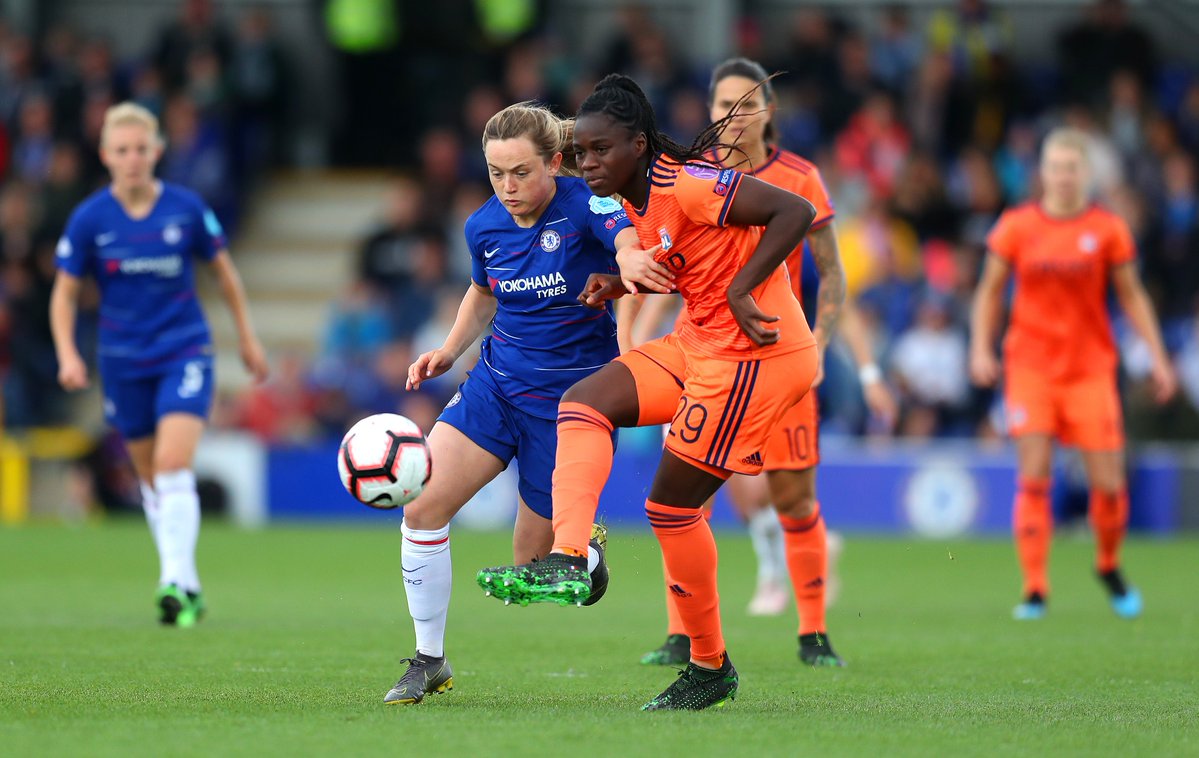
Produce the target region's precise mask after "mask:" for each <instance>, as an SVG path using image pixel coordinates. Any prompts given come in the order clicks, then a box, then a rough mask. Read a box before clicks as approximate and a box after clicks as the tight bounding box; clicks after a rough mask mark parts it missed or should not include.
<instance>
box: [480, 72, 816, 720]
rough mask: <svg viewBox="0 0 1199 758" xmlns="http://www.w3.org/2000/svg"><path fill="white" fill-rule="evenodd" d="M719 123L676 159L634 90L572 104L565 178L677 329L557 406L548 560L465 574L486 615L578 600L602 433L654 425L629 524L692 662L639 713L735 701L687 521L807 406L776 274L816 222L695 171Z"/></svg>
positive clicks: (617, 89) (708, 167) (809, 214)
mask: <svg viewBox="0 0 1199 758" xmlns="http://www.w3.org/2000/svg"><path fill="white" fill-rule="evenodd" d="M726 123H727V121H726V120H722V121H720V122H717V123H716V124H713V125H712V126H711V127H709V128H708V129H706V130H705V131H704V132H703V133H701V135H700V136H699V138H697V140H696V142H695V143H694V144H693V145H692V146H691V147H683V146H681V145H678V144H677V143H675V142H673V141H672V140H671V139H670V138H669V137H666V136H665V135H663V134H662V133H661V132H659V131H658V129H657V126H656V124H655V118H654V112H653V108H652V107H651V106H650V104H649V101H648V100H647V99H646V97H645V94H644V93H643V92H642V91H641V89H640V88H639V87H638V86H637V85H636V83H634V82H633V80H632V79H629V78H628V77H626V76H621V75H618V74H614V75H610V76H608V77H605V78H604V79H603V80H602V81H601V82H600V83H599V84H597V85H596V88H595V90H594V91H593V92H592V93H591V95H589V96H588V97H587V99H586V100H584V101H583V104H582V106H581V107H580V109H579V115H578V118H577V120H576V123H575V133H574V147H575V150H576V152H577V157H578V165H579V170H580V171H582V173H583V178H584V179H585V180H586V181H587V184H588V186H589V187H591V190H592V192H594V193H595V194H597V195H599V196H601V197H608V196H612V195H617V194H618V195H620V196H621V198H623V202H624V207H625V209H626V210H627V211H628V214H629V219H630V220H631V221H632V222H633V226H634V228H635V229H636V230H637V235H638V237H639V239H640V242H641V245H642V246H643V247H644V248H646V249H648V250H651V251H652V252H653V253H654V258H655V261H656V263H657V264H658V265H659V266H664V267H665V269H666V270H668V271H669V273H670V275H671V276H672V279H673V283H674V284H675V285H676V286H677V288H678V290H679V292H680V293H681V294H682V296H683V301H684V302H685V303H686V305H687V312H688V317H687V319H686V320H685V321H684V322H683V323H682V324H681V325H680V326H679V327H678V329H676V331H675V332H673V333H671V334H668V335H667V336H665V337H663V338H661V339H658V340H654V341H652V342H649V343H647V344H645V345H642V346H640V347H638V348H637V349H635V350H632V351H630V352H629V353H626V354H624V355H622V356H621V357H620V358H618V359H616V360H615V361H613V362H612V363H609V364H608V365H607V366H605V367H604V368H602V369H600V370H599V371H597V372H596V373H595V374H593V375H591V376H590V377H588V378H587V379H584V380H582V381H580V382H578V383H577V384H575V385H574V386H573V387H571V388H570V390H568V391H567V393H566V394H565V395H564V396H563V397H562V402H561V403H560V404H559V406H558V458H557V465H556V468H555V471H554V491H553V501H554V519H553V521H554V547H553V552H551V554H550V555H549V556H548V557H547V558H545V559H544V560H542V561H539V562H536V563H530V564H525V565H522V566H504V567H498V568H494V569H484V570H483V571H481V572H480V573H479V583H480V585H481V586H482V587H484V588H485V589H487V590H488V591H489V592H490V593H492V594H495V595H496V596H497V597H500V598H501V599H505V600H509V601H516V602H519V603H528V602H559V603H562V604H574V603H576V602H582V601H583V600H585V599H586V597H587V595H588V594H589V592H590V586H589V580H588V575H587V566H586V559H585V555H586V549H587V540H588V538H589V536H590V531H591V521H592V520H593V518H594V516H595V512H596V508H597V507H598V504H599V495H600V490H601V489H602V488H603V486H604V483H605V481H607V478H608V474H609V473H610V472H611V468H612V456H613V447H612V430H613V429H614V428H615V427H622V426H623V427H628V426H647V425H657V424H663V423H666V422H670V424H671V428H670V435H669V437H668V439H667V441H666V448H665V450H664V451H663V453H662V460H661V462H660V463H659V465H658V470H657V472H656V474H655V477H654V482H653V484H652V485H651V487H650V493H649V498H648V500H647V501H646V504H645V511H646V515H647V516H648V518H649V521H650V525H651V526H652V527H653V530H654V534H655V536H656V537H657V538H658V542H659V544H660V545H661V548H662V554H663V558H664V560H665V563H666V569H667V573H668V575H669V576H670V577H671V580H672V585H671V591H672V592H673V593H674V594H675V596H677V597H678V599H679V602H678V606H679V613H680V615H681V617H682V619H683V624H684V626H685V628H686V631H687V634H688V636H689V637H690V638H691V656H690V660H689V662H688V664H687V667H686V669H685V670H684V672H683V673H682V674H681V675H680V676H679V677H678V679H677V680H676V681H675V682H674V683H673V684H672V685H671V686H669V687H668V688H666V690H664V691H663V692H662V693H661V694H659V695H658V696H657V697H655V698H653V699H652V700H650V701H649V702H648V703H646V705H645V706H644V709H645V710H675V709H687V710H699V709H702V708H707V707H709V706H716V705H720V704H722V703H724V702H726V701H727V700H730V699H732V698H733V697H734V696H735V694H736V692H737V684H738V679H737V671H736V669H735V668H734V667H733V664H732V662H731V661H730V660H729V656H728V655H727V653H726V652H725V645H724V637H723V634H722V632H721V622H720V606H719V596H718V594H717V583H716V564H717V556H716V542H715V540H714V539H713V537H712V531H711V529H709V528H708V523H707V521H706V520H705V519H704V518H703V511H702V509H703V505H704V503H705V502H706V501H707V500H708V498H709V497H711V495H712V494H713V493H715V492H716V490H717V489H719V487H720V485H721V484H723V483H724V481H725V480H726V479H727V478H728V477H729V475H730V474H732V473H733V472H742V473H758V472H760V471H761V470H762V462H763V456H764V454H765V451H766V442H767V438H768V436H769V434H770V431H771V430H772V429H773V428H774V427H775V425H776V424H777V423H778V421H779V419H781V418H782V416H783V414H784V413H785V412H786V411H787V409H788V408H790V407H791V406H793V405H794V404H795V403H797V402H799V400H800V398H802V397H803V396H804V394H806V393H807V391H808V389H809V387H810V386H811V383H812V381H813V380H814V379H815V378H816V372H817V370H818V363H819V351H818V349H817V347H816V340H815V338H814V337H813V336H812V332H811V330H809V328H808V325H807V321H806V320H805V318H804V314H803V309H802V308H801V307H800V305H799V301H798V300H796V299H795V295H794V294H793V293H792V292H791V287H790V284H789V282H788V281H787V274H786V271H785V269H784V268H783V267H782V263H783V261H785V260H786V258H787V256H788V255H789V254H790V253H791V251H793V250H794V249H795V248H796V247H797V246H798V245H799V244H800V242H801V240H802V239H803V236H804V234H805V233H806V232H807V230H808V228H809V226H810V225H811V223H812V220H813V219H814V218H815V216H816V212H815V209H814V208H813V207H812V204H811V203H809V202H808V201H806V200H804V199H803V198H801V197H799V196H797V195H795V194H793V193H790V192H787V191H785V190H781V189H779V188H777V187H773V186H771V185H769V184H767V183H765V182H761V181H758V180H756V179H754V178H752V177H750V176H746V175H744V174H742V173H741V172H739V171H736V170H735V169H731V168H721V167H719V166H716V165H714V164H712V163H708V162H704V161H703V160H702V159H703V156H704V154H705V152H706V151H707V150H708V149H710V148H712V147H714V146H716V143H717V140H718V135H719V134H720V132H721V130H723V128H724V127H725V125H726ZM621 273H622V276H625V275H627V272H625V271H623V270H622V272H621ZM627 292H628V290H627V289H626V286H625V284H624V283H623V282H622V281H621V279H620V277H611V276H610V277H605V276H602V275H593V277H592V281H591V282H589V283H588V287H587V289H586V290H585V291H584V293H583V295H582V298H583V299H584V300H586V301H587V302H589V303H591V304H593V305H599V304H601V303H602V302H603V301H604V300H606V299H609V298H612V297H619V296H621V295H624V294H626V293H627ZM584 521H586V523H585V524H584V523H583V522H584Z"/></svg>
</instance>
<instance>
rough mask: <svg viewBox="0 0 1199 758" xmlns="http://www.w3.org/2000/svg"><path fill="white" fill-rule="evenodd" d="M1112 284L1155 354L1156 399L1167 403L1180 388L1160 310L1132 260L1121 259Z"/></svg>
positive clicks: (1142, 336) (1133, 326)
mask: <svg viewBox="0 0 1199 758" xmlns="http://www.w3.org/2000/svg"><path fill="white" fill-rule="evenodd" d="M1112 287H1113V288H1114V289H1115V290H1116V298H1117V299H1119V301H1120V308H1121V309H1123V311H1124V314H1125V315H1126V316H1128V320H1129V321H1130V322H1132V328H1133V329H1136V330H1137V334H1139V335H1140V337H1141V339H1143V340H1145V344H1147V345H1148V346H1149V352H1150V354H1151V355H1152V356H1153V370H1152V371H1153V374H1152V376H1153V390H1154V392H1153V399H1154V400H1156V401H1157V402H1159V403H1165V402H1167V401H1169V400H1170V398H1172V397H1173V396H1174V393H1175V392H1176V391H1177V390H1178V378H1177V377H1176V376H1175V374H1174V366H1173V365H1172V364H1171V363H1170V356H1169V354H1168V353H1167V352H1166V346H1165V343H1164V342H1163V341H1162V332H1161V327H1160V326H1159V325H1158V322H1157V314H1155V313H1154V312H1153V303H1151V302H1150V301H1149V294H1148V293H1147V292H1145V285H1143V284H1142V283H1141V277H1140V275H1139V274H1138V273H1137V270H1136V267H1135V266H1134V265H1133V264H1132V263H1131V262H1129V263H1122V264H1120V265H1118V266H1116V267H1114V268H1113V269H1112Z"/></svg>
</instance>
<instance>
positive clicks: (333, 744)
mask: <svg viewBox="0 0 1199 758" xmlns="http://www.w3.org/2000/svg"><path fill="white" fill-rule="evenodd" d="M398 531H399V530H398V528H396V527H395V525H394V522H393V521H388V522H386V523H384V522H383V520H381V521H380V524H379V526H378V528H374V529H367V528H342V527H327V528H324V527H306V528H298V527H291V528H272V529H268V530H266V531H261V532H241V531H237V530H233V529H230V528H227V527H222V526H219V525H218V526H209V527H207V528H206V531H205V532H204V534H203V535H202V537H201V543H200V568H201V572H202V574H203V576H204V579H205V591H206V595H207V597H208V601H209V617H208V618H207V619H206V620H204V621H203V622H202V623H201V624H200V625H199V626H198V627H197V628H196V629H193V630H177V629H168V628H160V627H158V626H157V624H156V623H155V622H154V609H153V607H152V601H151V597H152V594H153V590H154V579H155V578H156V567H155V560H154V555H153V548H152V546H151V543H150V538H149V535H148V533H147V532H146V530H145V527H144V525H142V524H141V523H140V522H134V521H132V520H130V521H129V522H127V523H126V522H120V523H112V522H110V523H106V524H101V525H87V526H81V527H75V528H67V527H50V526H31V527H25V528H16V529H0V672H2V673H0V754H2V755H12V756H40V755H121V756H128V755H204V756H215V755H221V756H225V755H247V756H250V755H254V756H258V755H284V754H290V755H328V754H338V755H340V756H358V755H388V756H397V755H401V756H402V755H434V756H457V755H470V756H474V755H521V756H531V755H578V756H591V755H620V756H624V755H646V756H654V757H655V758H660V757H662V756H674V755H684V756H701V755H724V756H757V755H819V756H827V755H869V756H873V757H876V758H877V757H881V756H891V755H921V756H925V755H955V756H961V755H996V754H1004V755H1035V756H1057V755H1102V754H1107V755H1119V756H1131V755H1153V756H1164V755H1183V754H1191V755H1199V641H1197V640H1199V590H1197V589H1196V587H1197V581H1199V573H1197V572H1199V559H1197V556H1199V542H1197V541H1196V540H1194V539H1190V540H1172V541H1148V540H1134V541H1132V542H1131V544H1130V545H1129V546H1128V547H1127V549H1126V564H1127V566H1128V568H1129V575H1130V577H1131V578H1132V579H1133V581H1134V582H1135V583H1136V584H1137V585H1138V586H1139V587H1140V589H1141V590H1142V592H1143V594H1144V596H1145V602H1146V613H1145V616H1144V618H1142V619H1141V620H1138V621H1135V622H1127V621H1121V620H1119V619H1117V618H1115V617H1114V616H1113V615H1112V613H1111V612H1110V610H1109V609H1108V607H1107V605H1106V602H1105V599H1104V596H1103V594H1102V591H1101V589H1100V587H1099V585H1098V583H1097V582H1096V581H1095V580H1094V579H1093V577H1092V575H1091V571H1090V564H1091V547H1090V542H1089V540H1085V539H1082V538H1078V537H1071V536H1069V535H1064V536H1063V537H1061V538H1060V539H1059V540H1058V542H1057V544H1056V545H1055V552H1054V556H1053V579H1054V581H1055V587H1054V589H1055V592H1054V596H1053V598H1052V604H1051V606H1050V610H1051V613H1050V616H1049V618H1048V619H1046V620H1045V621H1043V622H1040V623H1025V624H1018V623H1016V622H1013V621H1011V620H1010V618H1009V612H1010V608H1011V606H1012V605H1013V603H1014V602H1015V601H1016V599H1017V597H1016V595H1017V590H1018V586H1017V585H1018V582H1017V578H1016V571H1015V565H1014V559H1013V557H1012V550H1011V546H1010V544H1009V543H1008V542H1006V541H1003V540H958V541H947V542H928V541H916V540H900V539H880V538H866V537H858V536H854V535H849V536H848V537H847V540H846V550H845V553H844V555H843V557H842V560H841V566H840V569H841V576H842V580H843V587H844V589H843V591H842V594H841V597H840V599H839V600H838V602H837V604H836V605H835V607H834V608H833V609H832V610H831V612H830V615H829V625H830V629H829V631H830V635H831V637H832V639H833V641H834V642H835V644H836V645H837V649H838V650H839V651H840V652H841V653H842V655H844V656H845V657H846V659H847V660H848V661H849V667H848V668H846V669H844V670H818V671H814V670H810V669H806V668H803V667H801V666H800V665H799V663H798V662H797V660H796V641H795V621H794V616H793V615H791V614H790V613H788V615H786V616H784V617H779V618H769V619H754V618H749V617H747V616H746V615H745V614H744V607H745V604H746V602H747V601H748V597H749V594H750V591H751V590H752V583H753V569H752V558H751V555H750V549H749V544H748V540H747V539H746V538H745V537H744V535H743V534H741V533H738V532H727V533H721V534H719V535H718V540H719V542H720V546H721V557H722V561H721V568H722V573H721V588H722V590H723V596H722V602H723V607H724V619H725V635H726V637H727V640H728V644H729V650H730V653H731V655H732V658H733V661H734V662H735V663H736V665H737V667H738V669H739V670H740V672H741V692H740V695H739V696H738V698H737V700H736V702H734V703H730V704H728V706H727V707H725V708H723V709H720V710H715V711H711V712H703V713H665V714H662V713H658V714H647V713H641V712H639V710H638V709H639V707H640V706H641V705H642V704H643V703H644V702H645V701H647V700H648V699H649V698H650V697H652V696H653V695H655V694H656V693H657V692H659V691H660V690H661V689H663V688H664V687H665V686H666V685H667V684H668V683H669V682H670V681H672V680H673V678H674V676H675V673H674V670H673V669H669V668H650V667H644V666H641V665H639V664H638V663H637V660H638V657H639V656H640V655H641V653H643V652H644V651H646V650H648V649H650V648H652V647H655V646H656V645H657V644H659V643H660V642H661V639H662V637H663V635H664V629H663V624H664V620H663V619H664V616H663V612H662V609H661V602H662V590H661V585H660V568H659V565H660V564H659V558H658V552H657V546H656V543H655V541H654V539H653V537H652V535H651V534H649V532H648V531H645V532H614V533H613V535H612V537H611V540H610V543H609V559H610V563H611V566H612V584H611V588H610V589H609V592H608V595H607V597H605V598H604V600H603V601H602V602H601V603H599V604H598V605H596V606H595V607H593V608H558V607H547V606H542V607H529V608H518V607H504V606H503V605H502V604H500V603H498V602H496V601H494V600H492V599H490V598H485V597H483V594H482V593H481V592H480V591H479V590H478V589H477V588H476V587H475V586H474V583H473V577H474V572H475V571H476V570H477V569H478V568H480V567H482V566H484V565H488V564H494V563H498V562H504V561H505V560H506V559H507V558H509V557H510V555H511V553H510V535H504V534H499V533H495V534H478V533H470V532H465V531H462V530H459V531H457V532H456V533H455V535H454V541H453V550H454V559H455V589H454V593H455V594H454V599H453V604H452V608H451V613H450V624H449V639H448V645H447V652H448V653H449V656H450V660H451V662H452V663H453V666H454V670H455V677H454V682H455V689H454V691H453V692H450V693H447V694H444V695H437V696H430V697H428V698H427V699H426V700H425V702H424V703H423V704H421V705H419V706H412V707H384V706H383V705H382V698H383V694H384V693H385V692H386V691H387V689H388V687H389V686H391V684H392V683H393V682H394V681H395V679H397V678H398V677H399V675H400V673H401V671H402V667H401V666H400V664H399V663H398V659H399V658H401V657H404V656H406V655H410V654H411V652H412V629H411V626H410V623H409V621H408V619H407V614H406V612H405V604H404V596H403V590H402V589H401V586H400V571H399V534H398Z"/></svg>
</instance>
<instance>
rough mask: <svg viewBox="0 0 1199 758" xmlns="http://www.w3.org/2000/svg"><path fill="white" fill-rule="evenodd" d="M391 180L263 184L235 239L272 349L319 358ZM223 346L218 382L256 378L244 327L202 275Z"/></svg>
mask: <svg viewBox="0 0 1199 758" xmlns="http://www.w3.org/2000/svg"><path fill="white" fill-rule="evenodd" d="M389 186H390V179H389V177H388V175H387V174H384V173H374V172H341V171H320V172H294V173H293V172H285V173H281V174H277V175H275V176H274V177H273V178H272V180H271V181H270V182H269V183H268V184H267V185H266V186H264V187H263V188H262V189H260V190H259V191H258V192H257V193H256V194H255V196H254V198H253V201H252V203H251V204H250V207H249V208H248V209H247V212H246V215H245V218H244V220H243V222H242V228H241V230H240V231H239V233H238V235H237V237H236V239H234V240H233V242H232V245H231V253H232V255H233V260H234V262H235V263H236V264H237V269H238V271H239V272H240V273H241V277H242V280H243V282H244V283H245V287H246V292H247V294H248V296H249V299H250V312H251V314H252V316H253V319H254V325H255V327H256V328H257V330H258V335H259V337H260V338H261V339H262V342H263V344H264V345H265V347H266V350H267V353H268V355H270V356H271V357H272V359H274V357H275V356H278V354H279V353H280V352H284V351H287V352H295V353H299V354H301V355H304V356H312V355H314V354H315V353H316V352H317V350H319V348H320V342H321V339H322V336H323V335H324V332H325V322H326V320H327V318H328V315H329V307H330V304H331V303H332V301H333V300H334V299H335V298H336V297H337V296H338V294H339V293H341V292H342V290H344V288H345V286H346V285H347V284H348V283H349V281H350V279H351V277H352V276H353V272H354V266H355V258H356V254H357V248H358V242H359V240H360V239H361V238H362V237H364V236H365V235H366V234H367V233H368V231H369V229H370V228H371V226H372V224H373V223H374V222H375V220H376V219H377V218H378V217H379V213H380V208H381V205H382V202H383V198H384V195H385V193H386V191H387V188H388V187H389ZM199 278H200V281H201V287H200V291H201V296H202V298H203V301H204V309H205V312H206V313H207V314H208V319H209V323H210V324H211V325H212V331H213V340H214V341H215V343H216V352H217V383H218V386H220V388H221V390H222V391H236V390H237V389H240V388H242V387H245V386H246V385H247V384H248V383H249V381H250V380H249V377H248V376H247V375H246V372H245V370H244V369H243V368H242V366H241V359H240V358H239V357H238V353H237V332H236V330H235V329H234V326H233V319H232V317H230V315H229V310H228V308H226V307H225V304H224V302H223V301H222V300H221V298H220V292H219V291H218V289H217V286H216V280H215V278H214V277H211V276H201V277H199Z"/></svg>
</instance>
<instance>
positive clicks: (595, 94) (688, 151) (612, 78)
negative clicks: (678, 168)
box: [578, 74, 728, 163]
mask: <svg viewBox="0 0 1199 758" xmlns="http://www.w3.org/2000/svg"><path fill="white" fill-rule="evenodd" d="M590 113H602V114H604V115H606V116H608V117H609V118H611V119H612V120H613V121H615V122H616V123H618V124H620V125H621V126H624V127H625V128H626V129H628V130H629V131H631V132H632V133H633V134H638V133H642V134H644V135H645V140H646V143H647V144H648V146H649V152H650V155H651V157H652V156H653V155H655V154H657V153H663V154H665V155H668V156H670V157H671V158H673V159H674V160H676V161H678V162H679V163H688V162H693V161H706V160H707V158H706V157H705V156H706V154H707V153H708V151H709V150H711V149H713V148H715V147H727V146H726V145H722V144H721V142H720V131H721V130H722V129H723V128H724V125H725V123H726V122H727V121H728V118H724V119H721V120H720V121H717V122H716V123H714V124H710V125H709V126H708V127H707V128H705V129H704V130H703V131H702V132H700V133H699V136H698V137H696V138H695V141H694V142H692V143H691V145H690V146H687V145H683V144H682V143H679V142H676V141H675V140H673V139H671V137H670V136H668V135H666V134H663V133H662V132H660V131H658V124H657V119H656V118H655V117H654V107H653V106H652V105H650V102H649V98H647V97H646V96H645V93H644V92H642V91H641V88H640V87H638V86H637V82H635V81H633V80H632V79H630V78H629V77H627V76H625V75H624V74H608V75H607V76H605V77H604V78H603V79H601V80H600V82H599V84H597V85H595V89H594V90H592V92H591V94H590V95H588V96H587V99H586V100H584V101H583V103H582V105H580V106H579V113H578V116H579V117H582V116H586V115H587V114H590Z"/></svg>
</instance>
